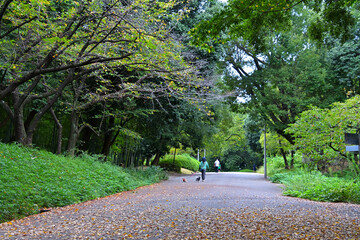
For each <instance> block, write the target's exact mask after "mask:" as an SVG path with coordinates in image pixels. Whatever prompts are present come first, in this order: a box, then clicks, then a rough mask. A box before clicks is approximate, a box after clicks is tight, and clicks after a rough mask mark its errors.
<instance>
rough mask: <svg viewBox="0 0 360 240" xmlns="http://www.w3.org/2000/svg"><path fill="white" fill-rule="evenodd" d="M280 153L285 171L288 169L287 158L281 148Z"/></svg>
mask: <svg viewBox="0 0 360 240" xmlns="http://www.w3.org/2000/svg"><path fill="white" fill-rule="evenodd" d="M279 143H280V141H279ZM280 145H281V144H280ZM280 153H281V155H282V157H283V159H284V164H285V169H289V163H288V161H287V158H286V153H285V151H284V149H283V148H282V147H280Z"/></svg>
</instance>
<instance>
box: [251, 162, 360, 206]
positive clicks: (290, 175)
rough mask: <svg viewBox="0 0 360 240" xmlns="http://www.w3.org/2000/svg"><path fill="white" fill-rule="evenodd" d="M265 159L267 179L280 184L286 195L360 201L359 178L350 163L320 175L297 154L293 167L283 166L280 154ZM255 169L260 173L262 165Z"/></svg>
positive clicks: (337, 200) (330, 200) (338, 200)
mask: <svg viewBox="0 0 360 240" xmlns="http://www.w3.org/2000/svg"><path fill="white" fill-rule="evenodd" d="M267 160H268V161H267V162H268V165H267V166H268V176H269V178H270V181H272V182H276V183H281V184H283V186H284V195H286V196H292V197H298V198H304V199H310V200H314V201H323V202H346V203H355V204H360V182H359V177H358V176H357V174H356V173H355V171H354V170H353V169H352V168H351V165H350V167H349V168H348V169H345V170H344V171H342V172H341V173H336V172H335V173H332V174H323V173H321V172H320V171H317V170H314V169H312V168H310V167H309V166H307V165H306V164H303V163H302V161H301V156H300V155H297V156H296V157H295V164H294V168H293V169H292V170H286V169H285V167H284V161H283V159H282V157H279V156H277V157H271V158H268V159H267ZM258 172H259V173H263V172H264V171H263V168H261V169H259V171H258Z"/></svg>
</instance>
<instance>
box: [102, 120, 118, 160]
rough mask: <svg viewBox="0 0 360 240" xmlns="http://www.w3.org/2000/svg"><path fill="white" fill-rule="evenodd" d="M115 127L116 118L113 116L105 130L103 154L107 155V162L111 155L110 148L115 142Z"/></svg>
mask: <svg viewBox="0 0 360 240" xmlns="http://www.w3.org/2000/svg"><path fill="white" fill-rule="evenodd" d="M114 126H115V118H114V117H113V116H110V117H109V122H108V124H107V126H106V129H105V135H104V141H103V148H102V150H101V153H102V154H103V155H105V161H106V160H107V156H108V155H109V153H110V147H111V145H112V144H113V142H114V141H113V133H114Z"/></svg>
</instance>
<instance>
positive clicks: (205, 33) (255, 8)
mask: <svg viewBox="0 0 360 240" xmlns="http://www.w3.org/2000/svg"><path fill="white" fill-rule="evenodd" d="M227 2H228V4H227V5H226V6H225V7H223V8H222V9H219V10H218V11H216V12H215V13H214V14H213V15H212V17H211V18H210V19H206V20H203V21H202V22H200V24H198V25H197V26H196V27H195V28H194V29H193V30H192V31H191V34H192V36H193V41H194V43H196V44H197V45H199V46H203V47H209V46H208V45H207V44H206V43H209V42H211V41H214V40H218V38H219V37H220V36H221V34H223V36H222V38H223V39H225V40H228V39H236V38H242V39H244V40H245V41H247V42H249V43H250V44H251V45H253V46H255V48H256V49H257V50H263V49H264V45H265V42H266V41H265V39H266V35H267V34H269V33H272V32H276V33H280V32H282V31H285V30H288V29H289V28H291V27H293V26H292V24H291V23H292V21H291V18H292V15H293V13H294V9H295V8H297V7H298V6H299V4H300V8H303V9H307V11H309V12H310V11H311V12H312V15H315V16H316V17H314V18H312V20H311V22H310V23H309V24H308V25H307V26H305V28H304V29H303V32H304V31H306V30H307V31H306V32H307V33H308V34H309V35H310V36H311V37H312V38H314V39H316V40H319V41H321V40H323V38H324V36H325V33H330V34H331V35H333V36H336V37H339V38H341V40H345V39H348V38H349V37H350V36H351V27H352V26H354V22H355V21H354V16H353V15H351V14H350V10H351V8H350V7H351V6H352V5H353V4H354V3H356V2H357V1H356V0H352V1H348V0H339V1H320V0H316V1H300V2H299V1H297V0H287V1H283V0H281V1H274V0H261V1H252V0H231V1H227ZM224 36H226V37H224Z"/></svg>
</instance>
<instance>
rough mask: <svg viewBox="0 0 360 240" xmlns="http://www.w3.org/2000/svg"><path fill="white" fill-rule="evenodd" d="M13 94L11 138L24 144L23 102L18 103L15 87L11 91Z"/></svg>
mask: <svg viewBox="0 0 360 240" xmlns="http://www.w3.org/2000/svg"><path fill="white" fill-rule="evenodd" d="M12 96H13V102H14V103H13V108H14V109H13V116H14V117H13V126H14V137H13V139H14V140H15V141H16V142H18V143H21V144H23V145H26V129H25V124H24V122H25V121H24V107H23V104H19V93H18V91H17V89H15V90H14V91H13V93H12Z"/></svg>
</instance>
